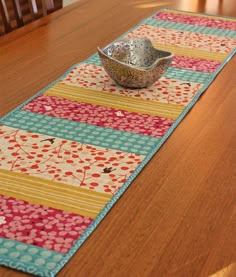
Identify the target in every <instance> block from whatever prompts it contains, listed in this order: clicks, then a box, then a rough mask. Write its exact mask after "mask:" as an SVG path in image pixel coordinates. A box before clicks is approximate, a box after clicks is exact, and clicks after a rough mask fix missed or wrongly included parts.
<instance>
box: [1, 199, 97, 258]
mask: <svg viewBox="0 0 236 277" xmlns="http://www.w3.org/2000/svg"><path fill="white" fill-rule="evenodd" d="M0 203H1V210H0V218H1V219H3V218H4V222H3V221H0V236H1V237H3V238H8V239H11V240H16V241H20V242H24V243H27V244H32V245H35V246H39V247H42V248H45V249H49V250H53V251H56V252H59V253H63V254H64V253H66V252H67V251H68V250H69V249H70V248H71V246H72V245H73V243H74V242H75V240H77V239H78V237H79V236H80V235H81V234H82V233H83V232H84V230H85V229H86V228H87V227H88V226H89V224H90V223H91V222H92V219H91V218H89V217H84V216H81V215H77V214H72V213H67V212H64V211H62V210H57V209H53V208H49V207H46V206H42V205H38V204H31V203H29V202H26V201H22V200H17V199H15V198H13V197H7V196H3V195H0ZM1 222H2V224H1ZM3 223H4V224H3Z"/></svg>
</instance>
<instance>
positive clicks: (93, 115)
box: [23, 95, 173, 137]
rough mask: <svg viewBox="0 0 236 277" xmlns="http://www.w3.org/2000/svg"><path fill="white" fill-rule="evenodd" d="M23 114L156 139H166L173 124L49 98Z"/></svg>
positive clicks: (35, 102)
mask: <svg viewBox="0 0 236 277" xmlns="http://www.w3.org/2000/svg"><path fill="white" fill-rule="evenodd" d="M23 110H26V111H30V112H35V113H40V114H45V115H48V116H55V117H58V118H64V119H69V120H74V121H79V122H83V123H88V124H93V125H97V126H100V127H109V128H113V129H117V130H122V131H126V132H134V133H138V134H143V135H148V136H154V137H162V136H163V135H164V134H165V133H166V131H167V130H168V129H169V127H170V126H171V125H172V123H173V120H172V119H166V118H163V117H157V116H150V115H144V114H138V113H134V112H127V111H125V110H116V109H112V108H109V107H105V106H96V105H91V104H86V103H78V102H75V101H71V100H67V99H64V98H58V97H54V96H47V95H41V96H39V97H37V98H36V99H34V100H33V101H31V102H30V103H29V104H27V105H26V106H24V107H23Z"/></svg>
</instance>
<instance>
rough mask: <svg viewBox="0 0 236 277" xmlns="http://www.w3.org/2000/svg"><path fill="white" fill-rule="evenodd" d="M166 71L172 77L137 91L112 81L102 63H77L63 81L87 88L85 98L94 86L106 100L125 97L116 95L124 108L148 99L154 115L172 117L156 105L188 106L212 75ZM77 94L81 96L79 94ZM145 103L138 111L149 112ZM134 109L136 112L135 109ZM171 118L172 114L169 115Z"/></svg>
mask: <svg viewBox="0 0 236 277" xmlns="http://www.w3.org/2000/svg"><path fill="white" fill-rule="evenodd" d="M167 74H168V76H170V78H165V77H163V78H161V79H159V80H158V81H157V82H156V83H154V84H153V85H152V86H151V87H149V88H146V89H135V90H134V89H128V88H122V87H120V86H117V85H116V84H115V83H114V81H112V80H111V78H110V77H109V76H108V75H107V74H106V73H105V71H104V69H103V68H102V67H101V66H96V65H91V64H82V65H79V66H76V67H75V68H74V69H73V70H71V71H70V72H69V73H68V74H67V76H66V77H65V78H64V79H63V80H62V81H61V82H60V83H63V84H66V85H68V86H75V87H78V89H79V88H83V89H85V91H86V92H87V94H86V96H87V97H86V98H90V93H89V90H91V89H92V90H93V91H96V92H97V93H96V95H98V96H99V97H101V95H104V97H105V98H106V99H107V98H110V97H113V96H112V95H118V96H126V97H122V98H121V97H119V98H116V99H117V100H119V101H122V104H123V103H124V105H123V106H122V105H120V106H119V108H120V109H121V110H122V109H123V110H127V106H129V105H132V104H133V102H135V103H136V102H137V101H139V100H147V101H145V103H146V105H148V107H149V105H150V106H151V107H152V105H154V115H157V116H158V115H159V116H163V117H168V118H169V116H167V115H162V114H159V113H158V112H159V110H158V109H157V106H156V104H157V102H158V103H160V105H162V103H163V104H177V105H175V108H176V109H179V107H177V106H179V105H181V106H182V105H183V106H186V105H187V104H188V103H189V102H190V101H191V100H192V99H193V97H194V95H195V94H196V93H197V92H198V91H199V89H200V88H201V87H202V84H201V83H202V82H205V81H206V80H207V79H208V78H209V74H208V73H200V72H194V71H193V70H184V69H176V68H170V69H168V73H167ZM94 76H96V78H94ZM184 76H185V77H186V79H188V81H186V82H185V81H184V80H182V79H183V78H184ZM67 88H68V87H67ZM99 92H103V94H100V93H99ZM94 93H95V92H94ZM111 94H112V95H111ZM76 95H78V93H77V94H76ZM88 96H89V97H88ZM78 101H79V100H78ZM84 101H85V100H84ZM87 101H89V100H87ZM150 102H151V103H150ZM152 102H155V103H152ZM99 103H100V102H99ZM143 103H144V102H143V101H141V102H140V104H141V108H142V110H139V111H137V110H136V112H139V113H141V114H149V115H150V109H149V108H147V109H146V110H144V109H143V107H142V105H143ZM113 104H114V103H113ZM101 105H102V104H101ZM122 107H123V108H122ZM146 107H147V106H146ZM159 107H161V106H159ZM163 107H165V108H167V110H169V108H171V107H172V105H171V106H169V107H168V106H163ZM114 108H117V107H114ZM132 111H134V112H135V110H132ZM155 112H156V114H155ZM151 114H152V113H151ZM170 118H172V117H171V116H170Z"/></svg>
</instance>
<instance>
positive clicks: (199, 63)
mask: <svg viewBox="0 0 236 277" xmlns="http://www.w3.org/2000/svg"><path fill="white" fill-rule="evenodd" d="M220 64H221V63H220V62H217V61H209V60H204V59H195V58H189V57H184V56H174V59H173V62H172V64H171V66H172V67H176V68H183V69H189V70H194V71H200V72H207V73H210V72H214V71H215V70H216V69H217V68H218V67H219V66H220Z"/></svg>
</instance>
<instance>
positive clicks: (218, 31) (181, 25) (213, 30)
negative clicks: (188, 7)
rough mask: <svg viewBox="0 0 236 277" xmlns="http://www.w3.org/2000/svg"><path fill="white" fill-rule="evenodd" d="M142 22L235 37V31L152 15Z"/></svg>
mask: <svg viewBox="0 0 236 277" xmlns="http://www.w3.org/2000/svg"><path fill="white" fill-rule="evenodd" d="M143 24H147V25H150V26H155V27H161V28H166V29H173V30H180V31H188V32H195V33H201V34H206V35H214V36H220V37H228V38H236V32H235V31H232V30H225V29H217V28H212V27H206V26H199V25H191V24H185V23H179V22H171V21H167V20H161V19H155V18H153V17H150V18H148V19H147V20H144V21H143Z"/></svg>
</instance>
